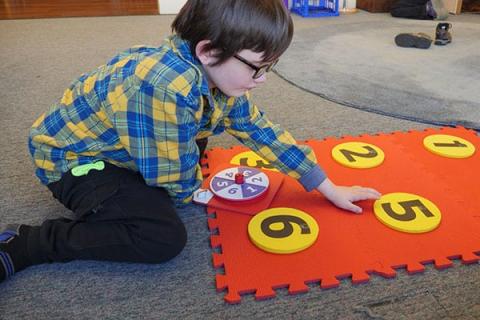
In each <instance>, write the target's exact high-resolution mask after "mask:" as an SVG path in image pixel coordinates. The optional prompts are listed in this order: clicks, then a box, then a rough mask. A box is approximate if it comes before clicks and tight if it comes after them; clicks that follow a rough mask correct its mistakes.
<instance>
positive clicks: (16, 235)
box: [0, 225, 31, 281]
mask: <svg viewBox="0 0 480 320" xmlns="http://www.w3.org/2000/svg"><path fill="white" fill-rule="evenodd" d="M30 228H31V227H29V226H26V225H20V226H9V227H7V229H6V230H5V231H3V232H2V233H0V281H3V280H5V279H7V278H9V277H11V276H13V275H14V274H15V272H18V271H21V270H23V269H25V268H26V267H28V266H30V265H31V262H30V259H29V258H28V255H27V239H28V234H29V232H30Z"/></svg>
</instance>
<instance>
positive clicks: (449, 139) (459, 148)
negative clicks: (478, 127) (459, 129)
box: [423, 134, 475, 159]
mask: <svg viewBox="0 0 480 320" xmlns="http://www.w3.org/2000/svg"><path fill="white" fill-rule="evenodd" d="M423 145H424V146H425V148H426V149H427V150H428V151H430V152H432V153H434V154H436V155H439V156H442V157H446V158H457V159H461V158H468V157H471V156H472V155H473V154H474V153H475V146H474V145H473V144H472V143H471V142H470V141H468V140H465V139H462V138H459V137H456V136H451V135H448V134H432V135H430V136H427V137H425V139H423Z"/></svg>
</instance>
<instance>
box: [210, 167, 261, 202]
mask: <svg viewBox="0 0 480 320" xmlns="http://www.w3.org/2000/svg"><path fill="white" fill-rule="evenodd" d="M237 174H241V175H243V177H244V179H243V180H244V182H243V183H241V184H238V183H236V182H235V176H236V175H237ZM268 186H269V180H268V176H267V175H266V174H265V173H263V172H262V171H260V170H258V169H255V168H249V167H234V168H228V169H225V170H222V171H220V172H218V173H217V174H216V175H215V176H214V177H213V178H212V180H210V190H211V191H212V192H213V193H214V194H215V195H216V196H218V197H220V198H222V199H226V200H231V201H244V200H252V199H255V198H257V197H259V196H260V195H262V194H263V193H265V192H266V191H267V190H268Z"/></svg>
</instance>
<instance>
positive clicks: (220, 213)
mask: <svg viewBox="0 0 480 320" xmlns="http://www.w3.org/2000/svg"><path fill="white" fill-rule="evenodd" d="M431 134H449V135H454V136H457V137H461V138H463V139H466V140H468V141H470V142H471V143H473V144H474V145H475V147H476V149H477V151H476V152H475V154H474V155H473V156H471V157H469V158H466V159H451V158H445V157H441V156H438V155H435V154H433V153H430V152H429V151H427V150H426V149H425V148H424V147H423V138H424V137H426V136H428V135H431ZM349 141H361V142H365V143H369V144H373V145H375V146H377V147H379V148H381V149H382V150H383V152H384V153H385V160H384V162H383V163H382V164H381V165H380V166H378V167H375V168H370V169H354V168H348V167H345V166H342V165H341V164H339V163H337V162H336V161H335V160H333V158H332V157H331V149H332V148H333V147H334V146H336V145H337V144H340V143H343V142H349ZM305 143H306V144H308V145H310V146H311V147H312V148H313V149H314V151H315V153H316V155H317V158H318V159H319V162H320V163H321V164H322V166H323V168H324V169H325V170H326V172H327V174H328V175H329V176H330V177H331V178H332V180H333V181H335V182H336V183H337V184H343V185H364V186H371V187H374V188H376V189H377V190H379V191H380V192H382V193H383V194H389V193H396V192H404V193H411V194H416V195H419V196H421V197H423V198H426V199H428V200H430V201H431V202H433V203H434V204H435V205H436V206H437V207H438V208H439V209H440V211H441V214H442V220H441V222H440V225H439V226H438V227H437V228H436V229H434V230H433V231H431V232H427V233H419V234H411V233H404V232H400V231H396V230H393V229H392V228H389V227H387V226H385V225H384V224H383V223H381V222H380V221H379V220H378V219H377V218H376V217H375V214H374V212H373V201H363V202H360V203H359V205H361V206H362V207H363V208H364V212H363V214H361V215H355V214H352V213H348V212H345V211H342V210H340V209H337V208H336V207H334V206H333V205H332V204H330V203H329V202H328V201H327V200H326V199H325V198H324V197H323V196H322V195H321V194H319V193H317V192H311V193H307V192H305V191H304V189H303V188H302V187H301V186H300V185H299V184H298V182H296V181H295V180H293V179H291V178H289V177H285V179H284V181H283V184H282V185H281V187H280V189H279V190H278V191H277V193H276V195H275V197H274V198H273V200H272V201H271V203H270V208H277V207H287V208H295V209H299V210H302V211H304V212H306V213H308V214H309V215H310V216H312V217H313V218H314V219H315V221H316V222H317V224H318V228H319V232H318V238H317V240H316V242H315V243H314V244H313V245H312V246H310V247H309V248H307V249H306V250H304V251H301V252H297V253H293V254H273V253H268V252H266V251H263V250H261V249H259V248H258V247H256V246H255V245H254V244H253V243H252V242H251V241H250V239H249V236H248V232H247V227H248V223H249V221H250V219H251V218H252V217H251V216H249V215H245V214H238V213H234V212H233V211H230V210H228V209H225V208H223V209H218V208H217V209H215V208H208V210H207V211H208V213H209V214H211V217H210V218H209V221H208V224H209V228H210V230H212V235H211V246H212V247H213V248H218V249H215V250H216V251H217V252H214V253H213V264H214V267H215V268H218V269H219V273H218V274H217V275H216V286H217V290H219V291H224V290H226V291H227V293H226V295H225V300H226V301H227V302H229V303H238V302H240V301H241V295H243V294H251V293H254V294H255V298H256V299H266V298H271V297H274V296H275V289H277V288H288V291H289V293H292V294H294V293H300V292H305V291H308V290H309V288H310V286H309V285H312V284H319V285H320V287H321V288H332V287H336V286H338V285H339V280H341V279H345V278H350V279H351V281H352V282H353V283H362V282H367V281H368V280H369V277H370V275H371V274H378V275H381V276H384V277H395V275H396V270H395V269H398V268H406V270H407V271H408V272H409V273H417V272H421V271H423V270H424V265H425V264H429V263H433V264H434V265H435V267H436V268H438V269H442V268H447V267H450V266H451V265H452V261H451V260H452V259H461V260H462V262H463V263H474V262H477V261H478V260H479V259H480V257H479V256H480V233H479V232H478V230H480V203H479V202H478V199H479V198H480V188H478V181H480V151H479V149H480V139H479V137H478V136H477V135H476V133H475V132H473V131H469V130H466V129H463V128H442V129H428V130H425V131H411V132H394V133H380V134H377V135H364V136H358V137H343V138H340V139H337V138H327V139H324V140H321V141H313V140H312V141H306V142H305ZM243 151H246V149H245V148H242V147H234V148H231V149H218V148H217V149H212V150H210V151H209V152H208V153H207V159H206V162H205V163H204V165H205V167H204V173H205V175H206V176H207V175H211V174H214V173H215V172H213V169H210V168H214V167H217V166H218V165H221V164H223V165H225V164H228V163H230V160H231V159H232V157H233V156H235V155H236V154H238V153H240V152H243ZM234 205H235V204H232V206H234ZM262 209H263V208H262ZM262 209H259V210H262ZM252 210H253V209H252ZM254 213H255V212H254Z"/></svg>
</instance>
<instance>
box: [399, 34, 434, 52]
mask: <svg viewBox="0 0 480 320" xmlns="http://www.w3.org/2000/svg"><path fill="white" fill-rule="evenodd" d="M395 43H396V44H397V46H399V47H403V48H420V49H428V48H430V45H431V44H432V38H430V36H429V35H428V34H425V33H400V34H398V35H397V36H396V37H395Z"/></svg>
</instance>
